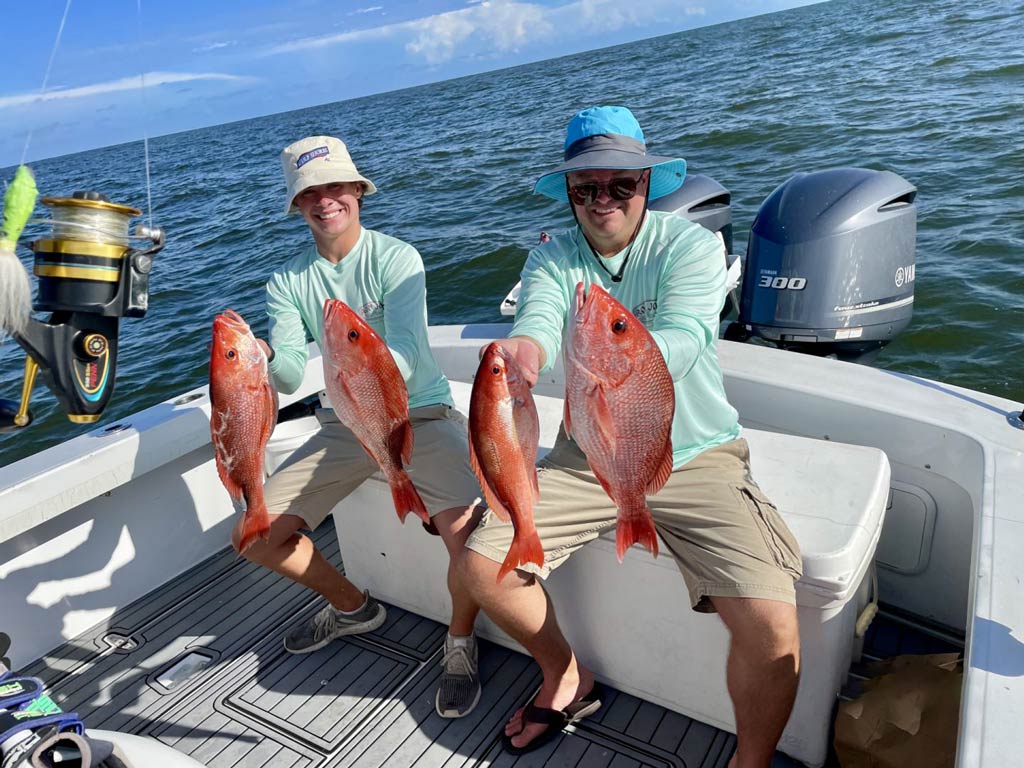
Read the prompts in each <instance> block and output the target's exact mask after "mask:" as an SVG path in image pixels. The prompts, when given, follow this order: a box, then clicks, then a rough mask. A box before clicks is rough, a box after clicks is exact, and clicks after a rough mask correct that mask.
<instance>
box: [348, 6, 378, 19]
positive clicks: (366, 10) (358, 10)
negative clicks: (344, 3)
mask: <svg viewBox="0 0 1024 768" xmlns="http://www.w3.org/2000/svg"><path fill="white" fill-rule="evenodd" d="M383 10H384V6H383V5H371V6H370V7H369V8H356V9H355V10H354V11H349V13H348V15H349V16H352V15H354V14H357V13H373V12H374V11H383Z"/></svg>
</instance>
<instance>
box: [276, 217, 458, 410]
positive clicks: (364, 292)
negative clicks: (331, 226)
mask: <svg viewBox="0 0 1024 768" xmlns="http://www.w3.org/2000/svg"><path fill="white" fill-rule="evenodd" d="M326 299H341V300H342V301H344V302H345V303H346V304H348V305H349V306H350V307H352V309H354V310H355V311H356V312H358V313H359V314H360V315H361V316H362V317H363V319H364V320H366V322H367V323H369V324H370V325H371V326H373V329H374V330H375V331H376V332H377V333H378V334H380V336H381V338H383V339H384V341H385V342H386V343H387V345H388V348H389V349H390V350H391V355H392V356H393V357H394V359H395V363H397V365H398V370H399V371H401V373H402V378H404V379H405V384H406V387H407V388H408V390H409V407H410V408H418V407H419V406H422V405H433V404H435V403H446V404H447V405H452V392H451V387H449V385H448V379H447V378H445V376H444V374H443V373H442V372H441V368H440V366H439V365H438V364H437V361H436V360H435V359H434V355H433V353H432V352H431V351H430V345H429V344H428V341H427V286H426V275H425V274H424V271H423V259H422V258H420V254H419V252H418V251H417V250H416V249H415V248H413V247H412V246H411V245H409V244H408V243H405V242H402V241H401V240H399V239H397V238H394V237H389V236H388V235H385V234H382V233H380V232H376V231H374V230H372V229H366V228H365V227H364V228H362V232H361V233H360V235H359V239H358V240H357V241H356V244H355V247H353V249H352V250H351V251H350V252H349V253H348V255H346V256H345V258H343V259H342V260H341V261H339V262H338V263H337V264H332V263H331V262H330V261H328V260H327V259H325V258H324V257H323V256H321V255H320V253H319V252H318V251H317V249H316V245H315V244H313V245H310V246H309V247H308V248H306V249H305V250H303V251H302V252H301V253H299V254H298V255H296V256H294V257H293V258H291V259H289V260H288V261H287V262H286V263H285V264H284V265H283V266H281V267H280V268H278V269H277V270H275V272H274V273H273V274H272V275H271V276H270V280H268V281H267V315H268V316H269V317H270V346H271V348H273V350H274V359H273V360H271V361H270V374H271V376H272V377H273V380H274V386H276V387H277V389H278V390H279V391H281V392H283V393H285V394H290V393H292V392H294V391H295V390H297V389H298V388H299V386H300V385H301V384H302V377H303V375H304V374H305V371H306V360H307V351H306V332H307V330H308V331H309V334H310V335H311V336H312V337H313V340H314V341H316V343H317V344H318V345H319V346H320V347H321V349H322V348H323V344H322V343H321V342H322V337H323V312H324V301H325V300H326Z"/></svg>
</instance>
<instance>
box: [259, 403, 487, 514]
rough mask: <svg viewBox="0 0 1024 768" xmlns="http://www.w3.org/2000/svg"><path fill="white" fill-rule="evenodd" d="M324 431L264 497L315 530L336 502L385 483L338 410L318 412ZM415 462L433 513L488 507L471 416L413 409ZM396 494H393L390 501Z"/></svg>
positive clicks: (443, 408)
mask: <svg viewBox="0 0 1024 768" xmlns="http://www.w3.org/2000/svg"><path fill="white" fill-rule="evenodd" d="M317 419H319V421H320V430H319V431H318V432H317V433H316V434H315V435H313V437H311V438H310V439H309V440H308V441H307V442H306V443H305V444H303V445H302V446H301V447H300V448H298V449H297V450H296V451H295V453H293V454H292V455H291V456H289V457H288V459H286V460H285V462H284V463H283V464H282V465H281V466H280V467H279V468H278V469H277V471H276V472H274V474H272V475H271V476H270V478H269V479H268V480H267V482H266V484H265V485H264V486H263V497H264V499H265V500H266V504H267V511H268V512H269V513H270V514H271V515H296V516H298V517H301V518H302V519H303V520H305V521H306V525H307V526H308V527H309V529H310V530H315V529H316V528H317V526H319V525H320V523H322V522H323V521H324V520H325V519H326V517H327V516H328V515H329V514H330V513H331V510H332V509H334V506H335V505H336V504H337V503H338V502H339V501H341V500H342V499H344V498H345V497H346V496H348V495H349V494H350V493H352V491H354V490H355V489H356V488H358V487H359V486H360V485H362V484H363V483H364V482H367V481H368V482H373V483H382V484H383V487H385V488H386V486H387V480H385V479H384V476H383V475H382V474H381V471H380V468H379V467H378V466H377V462H375V461H374V460H373V459H371V458H370V456H369V455H368V454H367V453H366V451H365V450H363V446H362V445H360V444H359V441H358V440H357V439H356V436H355V435H354V434H353V433H352V431H351V430H350V429H349V428H348V427H346V426H345V425H344V424H342V423H341V422H340V421H339V420H338V417H337V416H336V415H335V413H334V411H333V410H330V409H323V410H320V411H317ZM409 421H410V423H411V424H412V431H413V449H412V461H410V462H409V466H407V467H406V468H405V470H406V472H408V473H409V477H410V479H411V480H412V482H413V485H415V486H416V490H417V491H419V494H420V497H421V498H422V499H423V503H424V505H426V507H427V511H428V512H429V513H430V516H431V517H433V516H434V515H436V514H437V513H438V512H443V511H444V510H446V509H453V508H455V507H470V506H474V505H477V504H481V505H482V501H481V493H480V483H479V482H478V481H477V479H476V475H474V474H473V470H472V468H471V467H470V465H469V443H468V436H467V431H466V417H465V416H463V415H462V414H461V413H459V412H458V411H457V410H456V409H455V408H452V407H451V406H450V405H446V404H444V403H438V404H436V405H426V406H423V407H421V408H411V409H410V410H409ZM390 498H391V496H390V493H388V499H389V500H390Z"/></svg>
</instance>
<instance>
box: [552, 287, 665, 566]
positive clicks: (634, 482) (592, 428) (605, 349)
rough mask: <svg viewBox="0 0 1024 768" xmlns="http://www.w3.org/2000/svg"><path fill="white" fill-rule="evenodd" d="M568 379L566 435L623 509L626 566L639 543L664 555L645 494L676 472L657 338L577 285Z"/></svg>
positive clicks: (604, 296)
mask: <svg viewBox="0 0 1024 768" xmlns="http://www.w3.org/2000/svg"><path fill="white" fill-rule="evenodd" d="M565 379H566V383H565V430H566V432H567V433H569V434H570V435H571V436H572V438H573V439H574V440H575V441H576V443H577V444H578V445H579V446H580V448H581V449H582V450H583V452H584V453H585V454H586V456H587V463H588V464H589V465H590V468H591V469H592V470H593V472H594V474H595V475H596V476H597V479H598V481H599V482H600V483H601V486H602V487H603V488H604V490H605V492H606V493H607V494H608V496H609V497H611V499H612V501H614V502H615V504H616V506H617V507H618V523H617V528H616V534H615V549H616V552H617V553H618V557H619V562H622V558H623V556H624V555H625V553H626V550H627V549H629V547H630V546H632V545H633V544H634V543H637V542H639V543H640V544H641V545H642V546H644V547H646V548H647V549H648V550H649V551H650V552H651V553H652V554H653V555H655V556H657V554H658V538H657V535H656V533H655V530H654V518H653V517H652V516H651V510H650V508H649V507H648V506H647V499H646V495H647V494H654V493H657V492H658V491H659V490H661V487H662V486H663V485H665V482H666V481H667V480H668V477H669V475H670V474H671V472H672V434H671V433H672V417H673V415H674V412H675V390H674V389H673V386H672V377H671V375H670V374H669V372H668V366H667V365H665V359H664V358H663V357H662V354H661V351H660V350H659V349H658V346H657V344H656V343H655V342H654V338H653V337H652V336H651V334H650V333H649V332H648V330H647V329H646V328H645V327H644V325H643V323H641V322H640V321H639V320H637V318H636V317H634V316H633V314H632V313H631V312H630V311H629V310H628V309H626V308H625V307H624V306H622V304H620V303H619V302H618V301H616V300H615V299H613V298H612V297H611V296H610V295H609V294H608V292H607V291H605V290H604V289H603V288H601V287H600V286H598V285H592V286H590V289H589V291H585V290H584V288H583V283H579V284H577V285H576V299H575V307H574V310H573V316H572V318H571V320H570V328H569V331H568V341H567V344H566V348H565Z"/></svg>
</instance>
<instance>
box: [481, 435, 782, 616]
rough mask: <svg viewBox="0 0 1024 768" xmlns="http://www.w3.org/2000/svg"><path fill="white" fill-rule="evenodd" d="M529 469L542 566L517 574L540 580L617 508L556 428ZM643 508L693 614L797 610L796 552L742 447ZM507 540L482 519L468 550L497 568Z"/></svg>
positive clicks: (686, 470)
mask: <svg viewBox="0 0 1024 768" xmlns="http://www.w3.org/2000/svg"><path fill="white" fill-rule="evenodd" d="M537 470H538V481H539V485H540V500H539V501H538V502H537V504H536V505H535V506H534V510H533V517H534V523H535V524H536V526H537V533H538V534H539V535H540V540H541V543H542V544H543V546H544V565H543V567H540V568H538V567H537V566H536V565H534V564H533V563H526V564H524V565H522V566H520V569H521V570H523V571H525V572H529V573H533V574H535V575H538V576H540V577H541V578H547V576H548V575H549V574H550V573H551V571H553V570H554V569H555V568H557V567H558V566H559V565H561V564H562V563H564V562H565V561H566V560H567V559H568V558H569V556H570V555H571V554H572V553H573V552H575V551H576V550H577V549H579V548H580V547H582V546H583V545H585V544H587V543H588V542H590V541H593V540H594V539H595V538H597V537H598V536H600V535H601V534H602V533H604V532H605V531H609V530H612V529H614V527H615V520H616V507H615V503H614V502H612V500H611V499H610V498H609V497H608V494H606V493H605V491H604V489H603V488H602V487H601V484H600V483H599V482H598V480H597V478H596V477H595V475H594V473H593V472H592V471H591V469H590V466H589V465H588V464H587V459H586V456H585V455H584V454H583V452H582V450H580V448H579V446H578V445H577V444H576V443H575V442H574V441H572V440H571V439H569V438H568V437H566V435H565V432H564V431H563V430H561V429H560V430H559V434H558V439H557V440H556V441H555V446H554V448H553V449H552V450H551V452H550V453H549V454H548V455H547V456H546V457H544V459H542V460H541V461H540V463H539V464H538V465H537ZM647 503H648V506H649V507H650V508H651V512H652V514H653V516H654V525H655V528H656V529H657V531H658V535H659V536H660V538H661V541H662V542H664V545H665V546H661V545H659V550H660V554H659V557H664V555H665V554H666V552H665V549H666V547H667V549H668V550H669V553H670V554H671V556H672V557H673V558H674V559H675V562H676V565H677V566H678V567H679V570H680V571H681V572H682V574H683V579H684V581H685V582H686V587H687V590H688V591H689V594H690V604H691V606H692V607H693V609H694V610H695V611H699V612H701V613H713V612H714V610H715V608H714V606H713V604H712V603H711V600H710V598H712V597H749V598H762V599H770V600H779V601H782V602H785V603H789V604H791V605H795V604H796V592H795V588H794V585H795V583H796V580H797V579H799V578H800V575H801V572H802V565H801V560H800V550H799V547H798V546H797V543H796V539H794V537H793V534H792V533H791V532H790V530H789V528H788V527H787V526H786V524H785V522H783V520H782V518H781V516H780V515H779V512H778V510H777V509H776V508H775V505H774V504H772V503H771V501H769V500H768V498H767V497H766V496H765V495H764V493H763V492H762V491H761V489H760V488H759V487H758V486H757V483H755V482H754V481H753V479H752V478H751V476H750V450H749V448H748V446H747V441H746V440H743V439H742V438H741V439H738V440H733V441H730V442H728V443H725V444H724V445H720V446H717V447H715V448H710V449H708V450H706V451H704V452H703V453H701V454H699V455H698V456H696V457H695V458H693V459H692V460H690V461H689V462H687V463H686V464H684V465H683V466H682V467H680V468H679V469H676V470H675V471H674V472H672V474H671V475H670V476H669V479H668V482H666V483H665V486H664V487H663V488H662V489H661V490H660V491H658V493H657V494H655V495H653V496H648V497H647ZM512 534H513V529H512V525H511V524H509V523H505V522H503V521H502V520H500V519H498V517H497V516H496V515H494V514H493V513H492V512H491V511H490V510H488V511H487V512H486V513H485V515H484V517H483V520H482V521H481V522H480V525H479V526H478V527H477V529H476V530H475V531H474V532H473V533H472V534H471V535H470V537H469V540H468V541H467V542H466V546H467V547H468V548H470V549H472V550H473V551H474V552H478V553H480V554H481V555H483V556H484V557H487V558H489V559H491V560H494V561H496V562H503V561H504V559H505V555H506V553H507V552H508V548H509V546H510V545H511V543H512ZM635 554H636V553H632V555H631V554H629V553H627V555H626V557H630V556H635ZM609 567H615V564H611V565H610V566H609Z"/></svg>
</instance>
